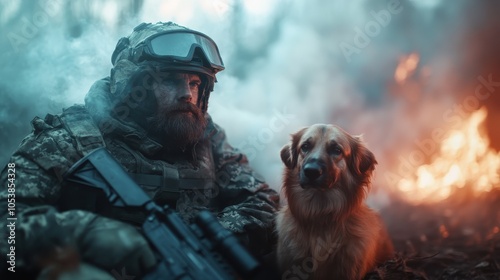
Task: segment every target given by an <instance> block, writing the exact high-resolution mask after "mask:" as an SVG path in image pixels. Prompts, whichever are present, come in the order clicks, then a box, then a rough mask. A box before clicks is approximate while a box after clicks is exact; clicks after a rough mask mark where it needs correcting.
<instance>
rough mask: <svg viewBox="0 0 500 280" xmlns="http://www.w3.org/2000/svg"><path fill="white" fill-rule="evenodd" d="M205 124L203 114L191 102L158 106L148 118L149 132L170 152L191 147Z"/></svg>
mask: <svg viewBox="0 0 500 280" xmlns="http://www.w3.org/2000/svg"><path fill="white" fill-rule="evenodd" d="M206 126H207V119H206V118H205V115H204V114H203V112H202V111H201V109H200V108H198V107H197V106H195V105H194V104H191V103H182V104H176V105H172V106H168V107H166V108H158V110H157V113H156V115H155V116H153V117H152V118H150V119H149V120H148V131H149V133H151V134H152V135H153V137H154V138H155V139H157V140H158V141H159V142H160V143H161V144H163V145H164V146H165V148H166V149H167V150H170V151H172V152H175V151H178V152H180V151H182V152H184V151H185V150H186V149H187V148H191V147H193V146H194V145H195V144H196V143H198V142H199V141H200V140H201V139H202V137H203V134H204V132H205V128H206Z"/></svg>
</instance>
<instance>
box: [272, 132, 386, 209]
mask: <svg viewBox="0 0 500 280" xmlns="http://www.w3.org/2000/svg"><path fill="white" fill-rule="evenodd" d="M281 160H282V161H283V163H284V164H285V165H286V172H285V183H284V187H285V188H289V189H285V193H286V195H287V197H288V199H289V200H290V199H292V198H293V197H294V195H301V196H303V197H304V196H305V197H306V198H307V197H309V198H311V199H313V198H314V197H317V199H315V200H314V201H310V202H311V203H317V202H318V201H324V203H322V204H325V207H326V208H330V205H333V204H334V205H335V206H333V207H335V209H336V211H333V210H332V209H322V212H323V210H325V211H328V210H332V211H333V212H339V213H337V214H339V215H340V214H341V213H340V212H345V210H348V209H351V206H352V207H354V206H356V205H358V204H359V203H361V202H362V200H363V199H364V197H365V193H366V191H367V188H368V187H369V185H370V180H371V175H372V173H373V170H374V168H375V164H376V163H377V161H376V160H375V156H374V155H373V153H372V152H371V151H369V150H368V149H367V148H366V146H365V145H364V143H363V142H362V140H361V139H360V137H358V136H351V135H350V134H348V133H347V132H345V131H344V130H342V129H341V128H339V127H337V126H334V125H324V124H316V125H313V126H310V127H306V128H303V129H301V130H299V131H298V132H296V133H295V134H292V139H291V142H290V143H289V144H287V145H285V146H284V147H283V148H282V150H281ZM318 197H322V198H318ZM289 203H290V201H289ZM319 207H321V206H319ZM319 210H320V209H318V211H319Z"/></svg>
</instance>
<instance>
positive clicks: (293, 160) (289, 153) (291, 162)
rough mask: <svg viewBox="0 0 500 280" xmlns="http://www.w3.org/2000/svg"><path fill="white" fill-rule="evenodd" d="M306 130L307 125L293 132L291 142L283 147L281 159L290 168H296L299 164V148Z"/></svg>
mask: <svg viewBox="0 0 500 280" xmlns="http://www.w3.org/2000/svg"><path fill="white" fill-rule="evenodd" d="M305 130H306V127H305V128H303V129H301V130H299V131H297V132H296V133H294V134H292V135H291V136H292V140H291V142H290V143H289V144H286V145H285V146H283V148H281V153H280V155H281V161H283V163H284V164H285V165H286V167H287V168H288V169H294V168H295V166H297V160H298V157H299V154H298V150H297V148H298V145H299V142H300V139H301V138H302V135H303V134H304V131H305Z"/></svg>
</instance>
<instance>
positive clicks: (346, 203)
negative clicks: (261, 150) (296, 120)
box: [276, 124, 393, 280]
mask: <svg viewBox="0 0 500 280" xmlns="http://www.w3.org/2000/svg"><path fill="white" fill-rule="evenodd" d="M281 160H282V161H283V163H284V164H285V166H286V168H285V172H284V178H283V187H282V190H283V191H284V194H285V197H286V200H287V201H288V205H286V206H283V207H282V209H281V210H280V211H279V213H278V216H277V221H276V229H277V233H278V248H277V255H278V265H279V266H280V270H281V272H282V273H283V274H282V277H283V279H348V280H351V279H362V278H363V277H364V276H365V274H366V273H367V272H369V271H370V270H372V269H373V268H374V267H375V265H376V264H377V263H381V262H384V261H385V260H387V259H389V258H390V257H391V256H392V254H393V246H392V243H391V241H390V239H389V236H388V234H387V231H386V230H385V227H384V225H383V223H382V221H381V219H380V217H379V215H378V214H377V213H375V212H374V211H372V210H371V209H370V208H368V206H367V205H366V204H365V203H364V200H365V197H366V194H367V192H368V189H369V187H370V181H371V177H372V173H373V170H374V169H375V164H377V161H376V160H375V156H374V155H373V153H372V152H371V151H369V150H368V149H367V148H366V146H365V144H364V143H363V142H362V140H361V139H360V137H359V136H351V135H349V134H348V133H347V132H345V131H344V130H342V129H341V128H339V127H337V126H334V125H325V124H316V125H313V126H310V127H306V128H303V129H301V130H300V131H298V132H296V133H295V134H292V139H291V143H289V144H287V145H285V146H284V147H283V148H282V150H281Z"/></svg>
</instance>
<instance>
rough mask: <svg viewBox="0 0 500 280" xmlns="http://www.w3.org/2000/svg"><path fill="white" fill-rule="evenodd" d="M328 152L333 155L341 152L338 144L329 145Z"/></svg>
mask: <svg viewBox="0 0 500 280" xmlns="http://www.w3.org/2000/svg"><path fill="white" fill-rule="evenodd" d="M329 150H330V153H331V154H332V155H334V156H338V155H341V154H342V148H341V147H340V146H339V145H333V146H330V149H329Z"/></svg>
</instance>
